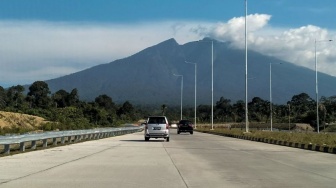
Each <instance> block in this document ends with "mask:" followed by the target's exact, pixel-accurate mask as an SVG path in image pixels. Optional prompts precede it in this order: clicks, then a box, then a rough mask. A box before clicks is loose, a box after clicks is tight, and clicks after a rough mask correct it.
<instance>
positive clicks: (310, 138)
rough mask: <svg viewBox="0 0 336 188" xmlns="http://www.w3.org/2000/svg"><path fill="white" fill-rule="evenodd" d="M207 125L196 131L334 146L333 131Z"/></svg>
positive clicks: (335, 137)
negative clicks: (272, 129)
mask: <svg viewBox="0 0 336 188" xmlns="http://www.w3.org/2000/svg"><path fill="white" fill-rule="evenodd" d="M210 128H211V127H209V126H198V127H197V131H202V132H210V133H221V134H225V135H234V136H248V137H253V138H256V139H263V140H265V139H268V140H277V141H282V142H287V143H299V144H307V145H309V144H310V145H313V146H321V147H329V148H336V134H335V133H324V132H320V134H317V133H316V132H312V131H308V129H306V130H301V131H300V130H299V131H298V130H295V131H286V132H283V131H273V132H271V131H263V130H257V129H250V131H249V133H246V132H245V129H241V128H232V127H231V129H230V128H228V127H215V129H214V130H210Z"/></svg>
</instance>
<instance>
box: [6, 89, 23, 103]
mask: <svg viewBox="0 0 336 188" xmlns="http://www.w3.org/2000/svg"><path fill="white" fill-rule="evenodd" d="M24 90H25V89H24V87H23V86H21V85H17V86H12V87H10V88H8V89H7V97H6V99H7V101H6V103H7V106H10V107H16V108H18V107H19V106H22V104H23V102H24V95H23V91H24Z"/></svg>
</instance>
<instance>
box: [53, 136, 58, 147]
mask: <svg viewBox="0 0 336 188" xmlns="http://www.w3.org/2000/svg"><path fill="white" fill-rule="evenodd" d="M53 145H54V146H57V138H53Z"/></svg>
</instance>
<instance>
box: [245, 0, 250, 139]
mask: <svg viewBox="0 0 336 188" xmlns="http://www.w3.org/2000/svg"><path fill="white" fill-rule="evenodd" d="M246 17H247V0H245V126H246V132H249V124H248V123H249V122H248V104H247V19H246Z"/></svg>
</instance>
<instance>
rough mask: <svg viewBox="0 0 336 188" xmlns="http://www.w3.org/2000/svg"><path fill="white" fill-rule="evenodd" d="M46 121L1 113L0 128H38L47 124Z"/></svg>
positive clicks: (16, 114) (25, 115)
mask: <svg viewBox="0 0 336 188" xmlns="http://www.w3.org/2000/svg"><path fill="white" fill-rule="evenodd" d="M46 122H47V121H45V119H43V118H41V117H38V116H32V115H27V114H20V113H13V112H4V111H0V128H4V127H25V128H36V127H39V126H40V125H41V124H43V123H46Z"/></svg>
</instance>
